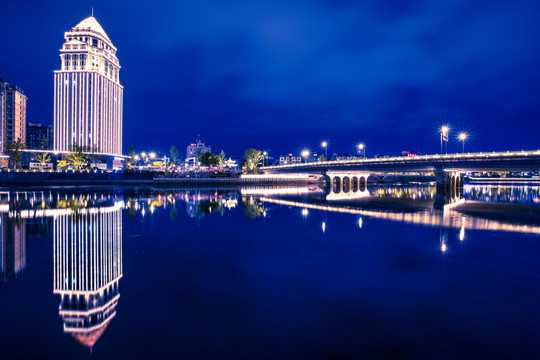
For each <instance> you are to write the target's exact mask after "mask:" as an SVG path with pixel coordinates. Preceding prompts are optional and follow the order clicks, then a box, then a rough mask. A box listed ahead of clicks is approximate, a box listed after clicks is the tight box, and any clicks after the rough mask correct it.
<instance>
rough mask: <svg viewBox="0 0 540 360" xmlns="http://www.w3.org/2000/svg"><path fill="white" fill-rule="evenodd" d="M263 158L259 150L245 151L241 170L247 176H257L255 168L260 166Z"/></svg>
mask: <svg viewBox="0 0 540 360" xmlns="http://www.w3.org/2000/svg"><path fill="white" fill-rule="evenodd" d="M262 160H263V156H262V153H261V151H260V150H257V149H247V150H246V151H244V157H243V158H242V169H243V170H244V171H245V172H246V173H247V174H257V173H258V171H257V168H258V167H259V166H261V164H262Z"/></svg>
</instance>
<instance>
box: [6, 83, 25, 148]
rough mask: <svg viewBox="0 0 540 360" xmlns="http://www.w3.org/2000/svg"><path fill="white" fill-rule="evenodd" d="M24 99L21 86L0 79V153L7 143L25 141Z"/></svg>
mask: <svg viewBox="0 0 540 360" xmlns="http://www.w3.org/2000/svg"><path fill="white" fill-rule="evenodd" d="M26 101H27V97H26V95H25V94H24V91H23V90H22V89H21V88H19V87H18V86H15V85H10V84H8V83H6V82H4V81H3V80H2V79H0V120H1V122H0V133H1V138H0V153H5V146H6V144H7V143H10V142H14V141H17V140H18V139H21V141H22V142H25V141H26Z"/></svg>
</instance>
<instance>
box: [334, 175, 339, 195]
mask: <svg viewBox="0 0 540 360" xmlns="http://www.w3.org/2000/svg"><path fill="white" fill-rule="evenodd" d="M332 191H333V192H334V193H335V194H339V193H340V192H341V178H340V177H339V176H334V178H333V179H332Z"/></svg>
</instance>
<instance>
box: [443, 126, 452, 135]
mask: <svg viewBox="0 0 540 360" xmlns="http://www.w3.org/2000/svg"><path fill="white" fill-rule="evenodd" d="M449 130H450V128H449V127H448V126H446V125H445V126H443V127H441V132H442V133H443V134H445V135H446V134H447V133H448V131H449Z"/></svg>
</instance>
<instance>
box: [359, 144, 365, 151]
mask: <svg viewBox="0 0 540 360" xmlns="http://www.w3.org/2000/svg"><path fill="white" fill-rule="evenodd" d="M365 147H366V146H365V145H364V144H362V143H360V144H358V149H360V150H364V148H365Z"/></svg>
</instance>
